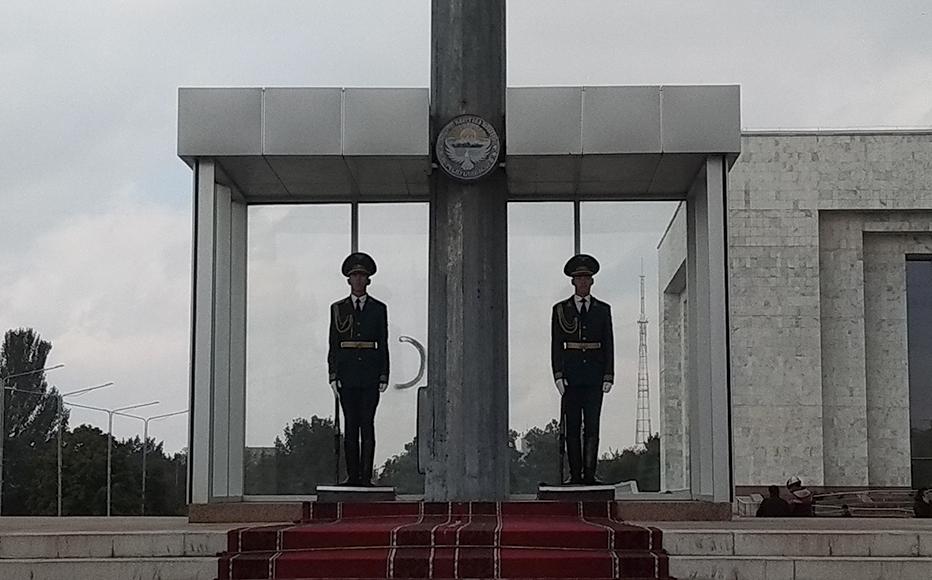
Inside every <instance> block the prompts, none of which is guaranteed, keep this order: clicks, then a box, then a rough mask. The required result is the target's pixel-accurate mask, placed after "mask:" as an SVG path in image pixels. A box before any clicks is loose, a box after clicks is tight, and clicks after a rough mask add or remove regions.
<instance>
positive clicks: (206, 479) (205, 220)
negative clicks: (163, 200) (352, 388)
mask: <svg viewBox="0 0 932 580" xmlns="http://www.w3.org/2000/svg"><path fill="white" fill-rule="evenodd" d="M195 180H196V184H195V212H194V235H193V240H194V263H193V269H194V272H193V312H192V353H191V360H192V365H191V399H190V400H191V403H190V406H191V408H190V417H191V423H190V431H189V435H190V442H189V450H190V453H189V475H190V478H189V481H190V484H189V501H190V502H191V503H206V502H209V501H212V500H213V499H214V498H229V497H239V496H241V495H242V493H243V492H242V488H243V483H242V482H243V451H244V449H243V446H244V441H245V379H246V368H245V359H246V352H245V350H246V341H245V325H246V319H245V317H246V206H245V204H242V203H239V202H237V201H234V194H233V192H232V190H231V189H230V188H229V187H227V186H225V185H221V184H218V183H216V172H215V169H214V163H213V161H211V160H198V161H197V171H196V173H195Z"/></svg>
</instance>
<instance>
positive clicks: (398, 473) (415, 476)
mask: <svg viewBox="0 0 932 580" xmlns="http://www.w3.org/2000/svg"><path fill="white" fill-rule="evenodd" d="M378 483H379V485H393V486H395V491H396V492H398V493H412V494H423V493H424V475H423V474H421V473H420V472H418V470H417V437H416V436H415V438H414V439H412V440H411V441H409V442H408V443H405V448H404V451H402V452H401V453H399V454H398V455H394V456H392V457H390V458H389V459H387V460H386V461H385V463H384V464H383V465H382V469H381V470H380V471H379V477H378Z"/></svg>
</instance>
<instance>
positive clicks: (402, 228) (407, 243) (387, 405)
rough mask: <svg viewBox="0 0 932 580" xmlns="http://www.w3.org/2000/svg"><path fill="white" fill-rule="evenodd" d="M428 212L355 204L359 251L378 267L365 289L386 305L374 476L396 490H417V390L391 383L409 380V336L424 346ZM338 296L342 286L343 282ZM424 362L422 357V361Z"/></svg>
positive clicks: (412, 351)
mask: <svg viewBox="0 0 932 580" xmlns="http://www.w3.org/2000/svg"><path fill="white" fill-rule="evenodd" d="M428 225H429V210H428V205H427V204H426V203H393V204H362V205H360V206H359V250H360V251H362V252H366V253H368V254H370V255H371V256H372V257H373V259H374V260H375V261H376V264H377V265H378V271H377V272H376V274H375V276H373V277H372V284H371V285H370V286H369V291H370V292H371V294H372V296H374V297H375V298H378V299H379V300H381V301H382V302H384V303H385V304H386V305H387V306H388V337H389V356H390V358H389V368H390V374H391V376H390V383H391V386H390V387H389V389H388V391H386V392H385V393H383V394H382V396H381V398H380V401H379V407H378V410H377V412H376V418H375V437H376V446H375V466H376V472H377V475H376V480H377V481H378V482H379V483H383V484H386V485H394V486H395V488H396V491H397V492H398V493H423V492H424V480H423V476H421V475H419V474H418V473H417V447H416V443H415V441H414V439H415V435H416V434H417V388H414V387H419V386H422V385H425V384H426V383H427V372H426V369H425V373H424V376H423V378H422V379H421V380H420V381H419V382H418V383H417V384H416V385H414V387H412V388H407V389H396V388H395V387H394V385H395V384H398V383H406V382H410V381H412V380H414V378H415V377H416V376H417V372H418V368H419V366H420V355H419V354H418V351H417V349H416V348H415V347H414V346H412V345H411V344H406V343H401V342H399V341H398V339H399V337H401V336H409V337H411V338H413V339H415V340H417V341H418V342H419V343H420V344H421V345H422V346H423V347H424V348H425V349H426V348H427V274H428V272H427V265H428V231H427V230H428ZM343 292H344V294H345V293H346V288H345V286H344V290H343ZM425 363H426V361H425Z"/></svg>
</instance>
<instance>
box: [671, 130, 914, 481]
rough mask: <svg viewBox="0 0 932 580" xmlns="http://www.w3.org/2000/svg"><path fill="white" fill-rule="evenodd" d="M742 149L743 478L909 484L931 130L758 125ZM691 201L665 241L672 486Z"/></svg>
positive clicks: (738, 319) (730, 232)
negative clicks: (911, 309)
mask: <svg viewBox="0 0 932 580" xmlns="http://www.w3.org/2000/svg"><path fill="white" fill-rule="evenodd" d="M741 149H742V153H741V156H740V157H739V158H738V160H737V162H736V163H735V165H734V167H733V168H732V170H731V172H730V174H729V176H728V193H727V195H728V227H727V236H728V238H727V239H728V256H727V263H728V267H729V274H728V275H729V297H728V300H729V308H728V312H729V321H728V323H729V330H730V332H729V338H730V345H729V346H730V356H731V400H732V415H731V421H732V445H733V458H734V483H735V485H736V486H759V485H767V484H772V483H782V482H784V481H785V480H786V478H787V477H788V476H790V475H793V474H798V475H799V476H800V477H802V478H803V480H804V481H805V482H806V483H808V484H810V485H814V486H825V487H836V486H837V487H849V486H852V487H860V486H911V485H912V482H911V472H910V469H911V467H910V465H911V464H910V409H909V401H910V385H909V376H908V370H907V369H908V365H907V362H908V359H907V341H906V337H907V325H906V267H905V263H906V258H907V256H929V255H932V131H905V130H904V131H846V132H837V131H817V132H749V133H745V134H744V135H743V137H742V148H741ZM684 214H685V207H683V206H681V207H680V209H679V210H678V211H677V213H676V215H675V216H674V218H673V221H672V222H671V224H670V226H669V228H668V230H667V233H666V234H665V235H664V237H663V239H662V240H661V243H660V245H659V253H660V272H659V276H660V277H659V288H660V297H659V298H660V309H661V312H662V324H661V337H660V339H661V349H660V350H661V353H660V357H661V362H660V368H661V373H660V389H661V391H660V393H661V395H660V396H661V409H660V420H661V445H662V454H661V462H662V468H661V472H662V479H663V481H662V487H663V488H665V489H671V490H675V489H682V488H686V487H688V477H689V475H688V473H687V466H688V465H689V461H688V454H689V445H688V434H689V430H690V429H689V422H690V421H689V420H690V418H689V417H687V414H686V411H685V410H686V409H687V405H686V404H685V400H686V397H688V395H689V385H687V384H684V378H683V377H684V376H685V373H684V369H686V360H687V359H688V356H689V353H688V352H686V348H685V345H686V342H685V337H686V333H685V328H686V325H688V324H689V321H688V320H686V317H685V312H686V308H685V305H686V292H685V288H686V284H687V280H686V274H685V272H686V265H685V259H686V220H685V215H684ZM930 354H932V353H930ZM930 396H932V393H930ZM694 420H697V419H695V418H694ZM698 420H701V418H698Z"/></svg>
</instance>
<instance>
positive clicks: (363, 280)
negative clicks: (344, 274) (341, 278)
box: [349, 272, 369, 296]
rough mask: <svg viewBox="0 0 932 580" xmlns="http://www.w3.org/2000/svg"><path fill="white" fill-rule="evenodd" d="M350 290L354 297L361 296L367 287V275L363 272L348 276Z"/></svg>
mask: <svg viewBox="0 0 932 580" xmlns="http://www.w3.org/2000/svg"><path fill="white" fill-rule="evenodd" d="M349 285H350V290H352V292H353V295H354V296H362V295H363V294H365V293H366V286H368V285H369V275H368V274H366V273H364V272H353V273H352V274H350V275H349Z"/></svg>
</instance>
